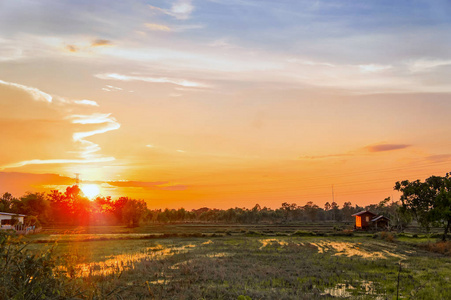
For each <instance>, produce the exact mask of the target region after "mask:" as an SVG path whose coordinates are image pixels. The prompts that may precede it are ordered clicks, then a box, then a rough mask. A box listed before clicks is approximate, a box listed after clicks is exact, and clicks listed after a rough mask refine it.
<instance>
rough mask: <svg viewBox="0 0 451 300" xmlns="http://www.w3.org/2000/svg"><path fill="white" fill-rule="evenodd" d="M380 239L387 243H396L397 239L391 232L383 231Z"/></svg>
mask: <svg viewBox="0 0 451 300" xmlns="http://www.w3.org/2000/svg"><path fill="white" fill-rule="evenodd" d="M380 238H381V239H383V240H386V241H387V242H394V241H395V237H394V236H393V234H391V233H390V232H387V231H382V232H381V235H380Z"/></svg>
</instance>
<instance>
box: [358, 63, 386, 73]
mask: <svg viewBox="0 0 451 300" xmlns="http://www.w3.org/2000/svg"><path fill="white" fill-rule="evenodd" d="M359 68H360V71H361V72H363V73H375V72H382V71H386V70H389V69H391V68H393V67H392V66H390V65H376V64H369V65H359Z"/></svg>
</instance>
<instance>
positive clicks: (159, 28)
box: [144, 23, 171, 31]
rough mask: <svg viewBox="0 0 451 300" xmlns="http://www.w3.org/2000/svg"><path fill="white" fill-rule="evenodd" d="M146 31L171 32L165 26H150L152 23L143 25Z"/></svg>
mask: <svg viewBox="0 0 451 300" xmlns="http://www.w3.org/2000/svg"><path fill="white" fill-rule="evenodd" d="M144 25H145V26H146V28H147V29H150V30H154V31H171V28H169V26H166V25H162V24H152V23H146V24H144Z"/></svg>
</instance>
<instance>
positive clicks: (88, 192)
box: [80, 184, 100, 200]
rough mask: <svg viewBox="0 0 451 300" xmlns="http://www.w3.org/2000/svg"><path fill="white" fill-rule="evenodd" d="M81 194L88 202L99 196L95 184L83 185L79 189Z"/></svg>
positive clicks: (98, 190) (97, 187)
mask: <svg viewBox="0 0 451 300" xmlns="http://www.w3.org/2000/svg"><path fill="white" fill-rule="evenodd" d="M80 189H81V191H82V192H83V194H85V196H86V197H88V198H89V199H90V200H93V199H94V198H95V197H96V196H97V195H99V194H100V189H99V186H98V185H97V184H85V185H82V186H81V187H80Z"/></svg>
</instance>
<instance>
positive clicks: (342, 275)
mask: <svg viewBox="0 0 451 300" xmlns="http://www.w3.org/2000/svg"><path fill="white" fill-rule="evenodd" d="M93 236H94V237H95V236H96V235H95V234H94V235H93ZM52 238H53V237H52ZM123 238H124V237H123V236H109V237H108V239H106V240H99V239H86V237H83V238H81V239H78V240H77V239H76V237H74V236H70V235H69V236H67V237H66V238H65V239H59V242H57V245H56V246H54V245H53V244H52V243H50V242H49V243H47V244H44V243H39V239H42V240H46V241H48V240H51V239H49V236H40V237H39V238H37V239H36V240H34V243H32V244H30V245H29V247H30V248H31V249H32V250H33V251H41V250H43V249H46V248H48V247H52V245H53V247H55V249H54V251H55V253H56V254H57V255H58V256H60V257H61V260H60V261H61V264H60V266H59V267H58V271H59V272H63V273H65V274H66V275H67V276H69V277H71V278H76V279H77V280H79V281H80V283H81V284H82V286H83V288H84V289H85V291H86V293H85V298H89V297H90V296H89V295H92V292H91V293H90V290H92V289H93V288H95V289H97V291H101V293H97V294H98V295H103V296H102V297H103V298H104V299H249V298H250V299H346V298H352V299H396V297H397V294H399V299H451V282H450V278H451V258H450V257H449V256H444V255H442V254H436V253H432V252H428V251H425V250H422V248H420V247H418V245H417V244H416V243H415V240H414V239H413V240H412V239H410V240H409V242H404V241H397V240H394V241H387V240H385V239H380V238H372V237H369V236H362V237H359V236H354V237H341V236H299V235H285V236H275V235H273V236H270V235H267V234H265V235H262V234H260V235H259V234H255V233H253V234H243V235H230V236H229V235H222V236H217V235H215V236H213V235H211V234H210V235H206V234H204V235H203V236H201V237H174V238H158V237H155V236H154V237H152V238H151V239H142V237H141V236H139V235H137V236H129V238H130V239H123ZM56 240H58V239H56ZM398 276H399V284H398ZM102 297H100V298H102ZM246 297H247V298H246ZM91 298H94V297H91Z"/></svg>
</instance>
